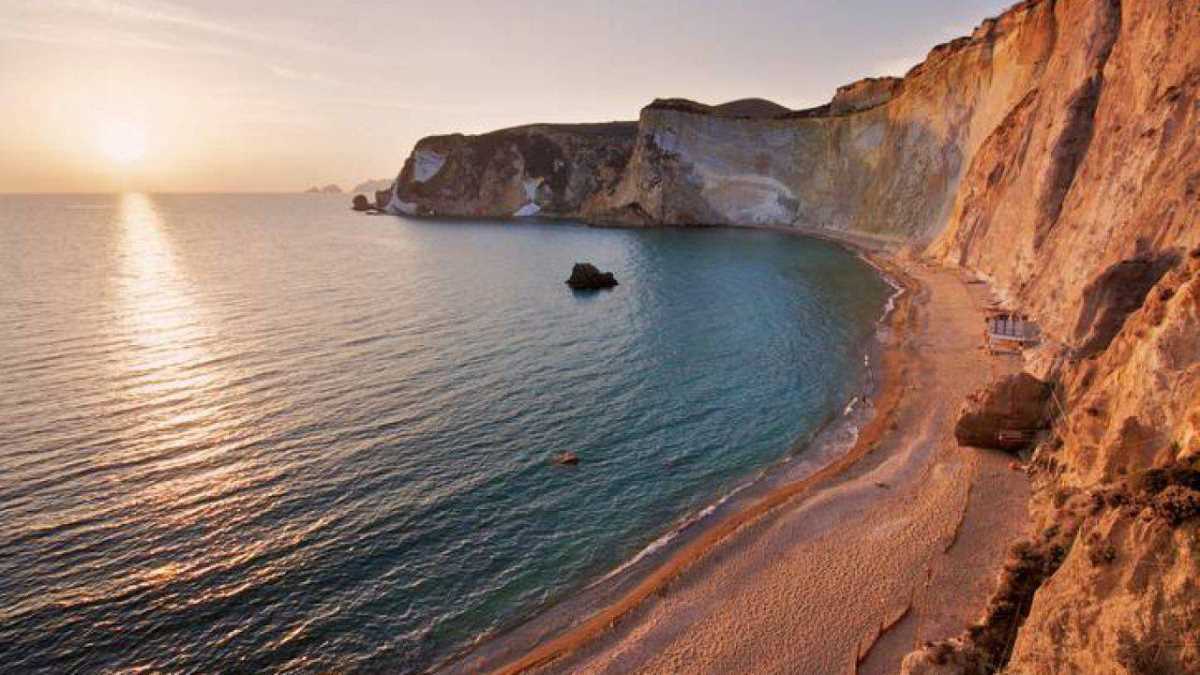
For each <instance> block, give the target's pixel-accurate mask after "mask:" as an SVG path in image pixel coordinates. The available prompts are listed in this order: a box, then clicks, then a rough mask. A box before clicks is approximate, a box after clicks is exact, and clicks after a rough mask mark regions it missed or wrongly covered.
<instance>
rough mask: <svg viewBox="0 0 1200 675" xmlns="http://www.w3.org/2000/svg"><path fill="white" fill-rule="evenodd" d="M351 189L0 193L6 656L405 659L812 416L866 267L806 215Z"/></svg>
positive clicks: (661, 525) (444, 647)
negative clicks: (741, 222) (775, 228)
mask: <svg viewBox="0 0 1200 675" xmlns="http://www.w3.org/2000/svg"><path fill="white" fill-rule="evenodd" d="M346 202H347V200H346V199H345V198H341V197H337V198H331V197H323V196H285V195H277V196H245V195H239V196H219V195H218V196H169V195H136V194H130V195H114V196H35V197H23V196H4V197H0V669H2V670H5V671H8V672H34V671H55V672H63V671H108V670H115V669H142V670H149V671H186V672H214V671H231V670H238V671H240V670H254V671H258V670H267V671H291V670H297V671H324V670H331V669H332V670H338V671H374V670H385V671H392V672H396V671H401V672H404V671H413V670H422V669H425V668H428V667H430V666H431V665H432V664H434V663H436V662H437V661H438V660H439V659H441V658H444V657H445V656H446V655H448V654H451V653H453V652H454V650H456V649H458V648H461V647H462V646H463V645H465V644H468V643H470V642H471V641H472V640H473V639H475V638H477V637H478V636H480V635H482V634H485V633H488V632H490V631H495V630H497V629H500V628H503V627H505V626H509V625H512V624H513V623H514V622H517V621H519V620H521V619H522V618H524V617H528V616H530V615H531V614H534V613H536V612H537V610H538V609H539V608H542V607H545V606H547V605H548V604H550V603H553V602H557V601H559V600H561V599H562V598H564V597H568V596H570V595H571V594H572V593H574V592H576V591H578V590H579V589H580V588H582V587H584V586H586V585H588V584H589V583H591V582H592V581H594V580H595V579H597V578H599V577H602V576H604V575H605V574H606V573H608V572H610V571H611V570H613V569H614V568H616V567H618V566H620V565H621V564H622V563H623V562H625V561H627V560H629V559H630V558H632V557H633V556H635V555H637V553H638V552H639V551H641V550H642V549H644V548H645V547H646V546H647V545H648V544H650V543H651V542H653V541H655V540H656V539H658V538H660V537H661V536H663V535H664V533H667V532H670V531H671V530H672V528H674V527H676V526H678V524H679V523H680V522H682V521H684V520H685V519H687V518H688V517H689V516H691V515H692V514H695V513H697V512H698V511H700V510H701V509H703V508H704V507H705V506H706V505H708V504H711V503H713V502H714V501H715V500H717V499H718V498H720V497H721V496H722V495H723V494H726V493H728V492H729V491H730V490H733V489H735V488H736V487H737V486H738V485H740V484H742V483H744V482H745V480H746V479H747V477H748V476H753V475H755V473H756V472H760V471H761V470H762V469H763V468H764V467H767V466H769V465H771V464H773V463H775V462H778V461H779V460H780V459H781V458H782V457H784V456H785V455H786V454H787V453H788V452H789V451H790V450H791V449H792V446H793V444H794V443H795V442H797V441H798V440H802V439H804V438H807V437H808V436H810V435H811V434H812V433H813V432H814V431H815V429H816V428H817V427H818V425H820V424H821V423H822V422H823V421H824V420H826V419H827V418H828V417H829V416H830V415H831V414H834V413H835V412H836V411H838V410H839V409H840V407H841V406H842V405H843V404H844V403H845V400H846V399H847V397H848V396H849V394H850V389H851V387H852V386H854V385H853V384H852V383H853V382H854V381H855V380H856V373H857V372H858V369H859V368H860V367H861V363H862V350H863V349H864V344H865V343H866V341H867V340H868V338H869V336H870V335H871V334H872V331H873V330H874V323H875V320H876V318H877V317H878V316H879V314H880V311H881V308H882V306H883V304H884V301H885V298H886V296H887V293H888V288H887V286H886V285H885V284H884V283H883V281H882V280H880V279H879V278H878V276H877V275H876V274H875V273H874V271H873V270H871V269H870V268H869V267H867V266H866V265H865V264H863V263H862V262H861V261H859V260H858V259H856V258H855V257H854V256H852V255H850V254H848V253H846V252H844V251H842V250H840V249H838V248H835V247H833V246H830V245H828V244H825V243H822V242H818V241H814V240H808V239H802V238H796V237H786V236H782V235H777V234H770V233H762V232H750V231H729V230H706V231H696V230H655V231H632V230H602V229H590V228H586V227H582V226H578V225H571V224H561V223H560V224H551V223H540V224H539V223H531V224H511V223H508V224H503V223H490V222H425V221H415V220H405V219H400V218H393V217H366V216H361V215H357V214H354V213H351V212H350V211H349V210H348V209H347V203H346ZM583 260H587V261H592V262H594V263H596V264H597V265H598V266H599V267H600V268H602V269H606V270H612V271H614V272H615V273H616V275H617V278H618V279H619V280H620V282H621V285H620V286H619V287H618V288H616V289H615V290H613V291H608V292H600V293H597V294H591V295H580V294H575V293H573V292H572V291H571V290H569V289H568V288H567V286H566V285H565V284H564V283H563V280H564V279H565V278H566V277H567V275H568V273H569V272H570V268H571V265H572V263H574V262H575V261H583ZM563 451H573V452H576V453H578V455H579V456H580V457H581V458H582V462H581V464H580V465H579V466H578V467H559V466H555V465H553V464H552V462H551V461H550V458H551V457H552V456H553V455H554V454H555V453H558V452H563Z"/></svg>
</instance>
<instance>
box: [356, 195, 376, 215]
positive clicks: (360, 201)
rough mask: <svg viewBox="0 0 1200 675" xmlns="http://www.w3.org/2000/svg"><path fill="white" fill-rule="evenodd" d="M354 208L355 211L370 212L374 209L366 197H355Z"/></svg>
mask: <svg viewBox="0 0 1200 675" xmlns="http://www.w3.org/2000/svg"><path fill="white" fill-rule="evenodd" d="M352 208H353V209H354V210H355V211H370V210H371V209H372V208H374V207H373V206H371V202H370V201H369V200H368V199H367V196H366V195H354V201H353V203H352Z"/></svg>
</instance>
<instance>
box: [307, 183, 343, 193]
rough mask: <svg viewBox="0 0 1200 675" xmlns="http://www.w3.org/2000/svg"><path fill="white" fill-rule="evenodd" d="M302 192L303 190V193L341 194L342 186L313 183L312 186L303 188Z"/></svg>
mask: <svg viewBox="0 0 1200 675" xmlns="http://www.w3.org/2000/svg"><path fill="white" fill-rule="evenodd" d="M304 192H305V194H310V195H316V194H322V195H340V194H342V188H340V187H338V186H337V185H335V184H334V183H330V184H329V185H326V186H325V187H317V186H316V185H314V186H312V187H310V188H308V189H307V190H305V191H304Z"/></svg>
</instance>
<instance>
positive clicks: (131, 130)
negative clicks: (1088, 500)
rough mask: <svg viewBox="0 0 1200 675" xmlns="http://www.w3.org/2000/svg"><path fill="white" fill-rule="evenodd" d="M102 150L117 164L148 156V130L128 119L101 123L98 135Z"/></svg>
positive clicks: (126, 163) (130, 162)
mask: <svg viewBox="0 0 1200 675" xmlns="http://www.w3.org/2000/svg"><path fill="white" fill-rule="evenodd" d="M97 143H98V145H99V147H100V151H101V152H103V153H104V155H105V156H106V157H107V158H108V159H110V160H112V161H113V162H114V163H116V164H122V165H129V164H134V163H136V162H138V161H140V160H141V159H142V158H143V157H145V156H146V131H145V129H143V128H142V127H140V126H138V125H136V124H133V123H131V122H127V121H112V122H107V123H105V124H103V125H101V127H100V129H99V133H98V136H97Z"/></svg>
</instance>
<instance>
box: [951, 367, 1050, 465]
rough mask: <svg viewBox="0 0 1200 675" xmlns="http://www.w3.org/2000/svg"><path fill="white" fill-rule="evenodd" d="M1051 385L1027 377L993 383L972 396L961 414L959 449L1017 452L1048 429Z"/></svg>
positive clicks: (957, 431) (956, 429) (956, 431)
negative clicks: (965, 446) (970, 448)
mask: <svg viewBox="0 0 1200 675" xmlns="http://www.w3.org/2000/svg"><path fill="white" fill-rule="evenodd" d="M1052 391H1053V389H1052V387H1051V385H1049V384H1047V383H1046V382H1042V381H1041V380H1039V379H1037V378H1036V377H1034V376H1032V375H1030V374H1028V373H1018V374H1016V375H1009V376H1008V377H1006V378H1004V379H1002V380H999V381H997V382H994V383H992V384H991V385H990V386H988V387H987V388H986V389H983V390H980V391H977V392H975V393H974V394H972V395H971V396H969V397H968V398H967V400H966V402H965V403H963V406H962V409H961V411H960V412H959V418H958V424H956V425H955V427H954V437H955V439H957V440H958V444H959V445H968V446H971V447H975V448H992V449H995V450H1008V451H1011V452H1015V451H1018V450H1022V449H1024V448H1026V447H1028V446H1029V444H1030V443H1031V442H1032V441H1033V440H1034V437H1035V436H1036V435H1037V432H1039V431H1041V430H1042V429H1046V428H1048V427H1049V423H1050V395H1051V393H1052Z"/></svg>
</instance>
